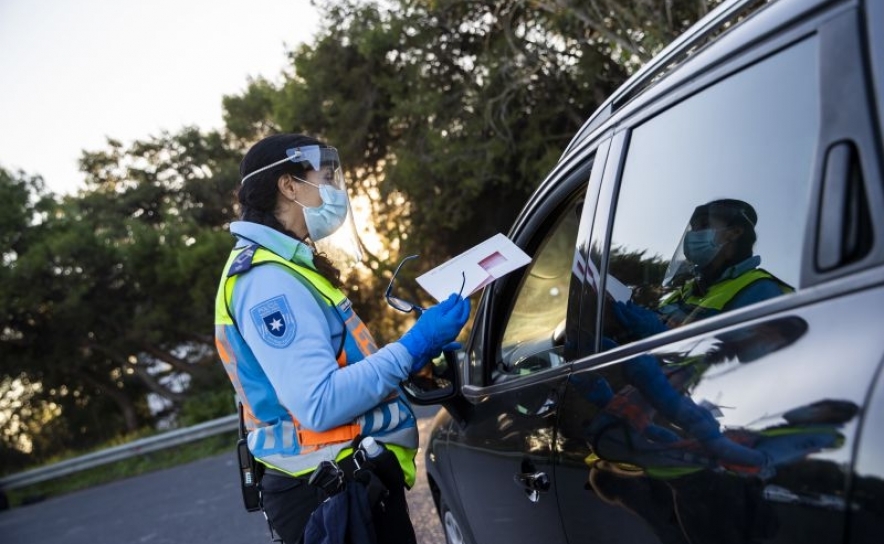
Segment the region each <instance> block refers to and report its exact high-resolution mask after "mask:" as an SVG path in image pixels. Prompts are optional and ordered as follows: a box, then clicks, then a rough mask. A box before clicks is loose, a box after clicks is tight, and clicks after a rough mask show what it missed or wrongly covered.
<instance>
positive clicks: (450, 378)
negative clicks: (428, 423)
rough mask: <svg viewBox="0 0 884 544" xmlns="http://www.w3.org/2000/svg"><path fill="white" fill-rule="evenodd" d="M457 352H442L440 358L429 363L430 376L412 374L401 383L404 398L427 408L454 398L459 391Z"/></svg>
mask: <svg viewBox="0 0 884 544" xmlns="http://www.w3.org/2000/svg"><path fill="white" fill-rule="evenodd" d="M457 359H458V352H457V351H443V352H442V357H441V358H437V359H435V360H433V361H430V364H429V365H428V366H430V367H432V374H430V375H419V374H412V375H411V376H409V377H408V379H407V380H405V381H404V382H402V389H403V391H405V396H406V397H407V398H408V400H409V401H410V402H412V403H413V404H417V405H418V406H427V405H431V404H444V402H445V401H447V400H450V399H452V398H454V397H455V396H456V395H457V393H458V391H460V373H459V372H458V368H459V365H458V360H457Z"/></svg>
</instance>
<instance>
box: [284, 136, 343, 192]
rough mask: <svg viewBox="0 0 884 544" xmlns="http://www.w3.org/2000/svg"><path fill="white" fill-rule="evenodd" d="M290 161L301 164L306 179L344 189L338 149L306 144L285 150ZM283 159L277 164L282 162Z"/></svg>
mask: <svg viewBox="0 0 884 544" xmlns="http://www.w3.org/2000/svg"><path fill="white" fill-rule="evenodd" d="M285 153H286V155H287V156H288V159H287V160H289V161H290V162H292V163H294V164H299V165H301V166H302V167H303V168H304V170H306V171H307V179H308V181H310V182H311V183H315V184H317V185H319V184H323V183H324V184H327V185H332V186H334V187H335V188H336V189H341V190H345V189H346V187H345V186H344V171H343V170H342V169H341V160H340V159H339V158H338V150H337V149H335V148H333V147H319V146H318V145H308V146H304V147H294V148H291V149H286V150H285ZM282 162H285V160H283V161H281V162H280V163H277V164H282Z"/></svg>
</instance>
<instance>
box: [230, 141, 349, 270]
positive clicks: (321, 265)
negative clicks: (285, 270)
mask: <svg viewBox="0 0 884 544" xmlns="http://www.w3.org/2000/svg"><path fill="white" fill-rule="evenodd" d="M305 145H319V146H322V147H328V146H326V145H325V144H324V143H322V142H321V141H319V140H317V139H315V138H311V137H309V136H305V135H303V134H274V135H272V136H268V137H266V138H264V139H263V140H260V141H259V142H258V143H256V144H255V145H253V146H252V147H251V148H250V149H249V150H248V152H247V153H246V155H245V157H243V159H242V162H241V163H240V164H239V175H240V177H241V178H244V177H246V176H248V175H249V174H251V173H252V172H255V171H256V170H259V169H261V168H264V167H265V166H267V165H268V164H273V163H274V162H277V161H279V160H281V159H284V158H285V157H286V150H287V149H291V148H293V147H301V146H305ZM283 174H292V175H295V176H297V177H300V178H303V177H304V167H303V166H301V165H300V164H295V163H293V162H289V161H286V162H284V163H282V164H279V165H276V166H274V167H273V168H268V169H267V170H263V171H261V172H258V173H256V174H254V175H253V176H251V177H249V179H247V180H246V181H245V183H242V184H241V185H240V186H239V190H238V191H237V193H236V198H237V201H238V202H239V205H240V219H242V220H243V221H250V222H252V223H258V224H260V225H264V226H267V227H270V228H272V229H275V230H278V231H279V232H282V233H283V234H286V235H288V236H291V237H292V238H295V239H296V240H301V238H299V237H298V235H297V234H295V233H294V232H291V231H290V230H287V229H286V228H285V226H283V224H282V223H281V222H280V221H279V219H277V218H276V202H277V199H278V198H279V186H278V185H277V180H278V179H279V176H282V175H283ZM301 241H302V242H303V241H304V240H301ZM313 263H314V264H315V265H316V269H317V270H318V271H319V272H320V273H321V274H322V275H323V276H325V278H326V279H328V280H329V281H330V282H331V283H332V285H334V286H335V287H340V286H341V285H342V283H341V271H340V270H338V269H337V268H335V266H334V265H333V264H332V262H331V260H329V258H328V257H327V256H325V255H324V254H322V253H317V254H315V255H314V257H313Z"/></svg>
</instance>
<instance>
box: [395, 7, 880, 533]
mask: <svg viewBox="0 0 884 544" xmlns="http://www.w3.org/2000/svg"><path fill="white" fill-rule="evenodd" d="M882 128H884V2H882V1H880V0H864V1H859V0H851V1H845V0H841V1H838V0H778V1H769V2H764V1H757V0H742V1H733V2H725V3H724V4H722V5H721V6H719V7H718V8H717V9H715V10H714V11H713V12H712V13H710V14H709V15H708V16H707V17H705V18H704V19H703V20H702V21H700V22H699V23H697V24H696V25H695V26H693V27H692V28H691V29H690V30H689V31H688V32H687V33H686V34H685V35H683V36H682V37H680V38H679V39H677V40H676V41H675V42H674V43H672V44H671V45H670V46H669V47H667V48H666V49H665V50H664V51H663V52H661V53H660V54H659V55H658V56H657V57H655V58H654V60H652V61H651V62H650V63H649V64H648V65H647V66H645V67H644V68H643V69H642V70H640V71H639V72H638V73H636V74H635V75H634V76H633V77H632V78H631V79H630V80H629V81H628V82H627V83H626V84H625V85H623V86H622V87H621V88H620V89H619V90H618V91H617V92H616V93H615V94H614V95H613V96H611V97H610V98H609V99H608V100H607V101H606V102H605V103H604V105H603V106H602V107H601V108H600V109H599V110H598V111H597V112H595V114H593V116H592V117H591V118H590V119H589V120H588V121H587V122H586V124H585V125H584V127H583V128H582V129H581V130H580V131H579V132H578V134H577V135H576V136H575V137H574V138H573V140H572V142H571V143H570V144H569V146H568V147H567V149H566V150H565V152H564V154H563V156H562V157H561V160H560V161H559V162H558V164H557V165H556V167H555V168H554V170H553V171H552V172H551V173H550V174H549V176H548V177H547V179H546V180H545V181H544V182H543V183H542V185H541V186H540V188H539V189H538V190H537V192H536V194H535V195H534V196H533V197H532V198H531V199H530V201H529V202H528V204H527V205H526V207H525V209H524V210H523V212H522V213H521V215H520V217H519V218H518V219H517V221H516V223H515V225H514V226H513V227H512V230H511V231H510V232H509V236H510V238H511V239H512V240H514V241H515V242H516V243H517V244H518V245H519V246H520V247H521V248H522V249H524V250H525V251H526V252H527V253H528V254H529V255H531V256H532V262H531V264H529V265H528V266H527V267H525V268H524V269H522V270H521V271H519V272H517V273H513V274H511V275H509V276H507V277H505V278H503V279H501V280H499V281H497V282H495V283H494V284H492V285H490V286H488V287H486V288H485V291H484V293H483V295H482V299H481V302H480V303H479V305H478V308H477V311H478V313H477V315H476V319H475V322H474V325H473V329H472V333H471V336H470V339H469V342H468V344H467V346H466V348H465V352H464V353H461V354H460V356H459V357H453V356H452V357H450V358H449V360H448V365H447V366H446V365H443V366H444V367H445V368H439V369H437V371H438V372H439V373H440V374H441V375H442V376H441V378H443V379H439V380H437V384H436V388H435V389H432V388H430V389H421V388H420V387H418V386H417V385H414V384H411V385H408V386H407V387H406V389H407V393H408V395H409V397H410V398H411V400H412V401H414V402H416V403H419V404H421V403H423V404H426V403H440V404H442V405H443V406H444V407H445V408H446V409H445V410H442V411H440V415H439V416H438V417H437V419H436V421H435V422H434V428H433V431H432V435H431V436H430V438H429V441H428V444H429V445H428V448H427V451H426V456H427V458H426V459H427V460H426V466H427V477H428V479H429V482H430V486H431V489H432V491H433V494H434V498H435V500H436V504H437V507H438V510H439V512H440V516H441V518H442V521H443V525H444V527H445V531H446V536H447V539H448V542H449V543H452V544H453V543H459V542H467V543H473V544H491V543H495V544H496V543H502V542H506V543H508V544H520V543H526V544H527V543H531V544H536V543H538V542H544V543H551V544H552V543H563V542H570V543H584V542H587V543H588V542H599V543H615V542H623V543H630V544H632V543H644V542H664V543H670V542H677V543H691V544H697V543H707V542H709V543H730V542H734V543H736V542H793V543H802V544H805V543H829V542H838V543H845V542H849V543H861V542H880V541H881V538H882V535H884V376H882V370H881V369H882V358H884V334H882V325H884V176H882V159H884V151H882V149H884V148H882ZM446 384H450V385H448V386H447V387H446V386H445V385H446ZM440 385H442V386H443V387H441V388H440V387H439V386H440Z"/></svg>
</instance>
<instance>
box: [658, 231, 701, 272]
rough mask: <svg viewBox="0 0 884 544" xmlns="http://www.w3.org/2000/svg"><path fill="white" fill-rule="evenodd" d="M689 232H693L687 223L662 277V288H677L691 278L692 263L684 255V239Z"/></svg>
mask: <svg viewBox="0 0 884 544" xmlns="http://www.w3.org/2000/svg"><path fill="white" fill-rule="evenodd" d="M691 230H693V229H691V224H690V223H688V225H687V226H686V227H685V229H684V232H682V233H681V238H680V239H679V240H678V246H676V248H675V252H674V253H673V254H672V258H671V259H669V267H668V268H667V269H666V274H665V275H664V276H663V284H662V286H663V287H674V286H678V285H680V284H682V283H684V281H685V280H687V279H689V278H691V277H693V273H694V263H692V262H691V261H689V260H688V258H687V257H685V254H684V239H685V237H686V236H687V234H688V233H689V232H691Z"/></svg>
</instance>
